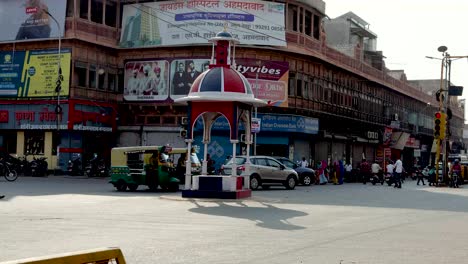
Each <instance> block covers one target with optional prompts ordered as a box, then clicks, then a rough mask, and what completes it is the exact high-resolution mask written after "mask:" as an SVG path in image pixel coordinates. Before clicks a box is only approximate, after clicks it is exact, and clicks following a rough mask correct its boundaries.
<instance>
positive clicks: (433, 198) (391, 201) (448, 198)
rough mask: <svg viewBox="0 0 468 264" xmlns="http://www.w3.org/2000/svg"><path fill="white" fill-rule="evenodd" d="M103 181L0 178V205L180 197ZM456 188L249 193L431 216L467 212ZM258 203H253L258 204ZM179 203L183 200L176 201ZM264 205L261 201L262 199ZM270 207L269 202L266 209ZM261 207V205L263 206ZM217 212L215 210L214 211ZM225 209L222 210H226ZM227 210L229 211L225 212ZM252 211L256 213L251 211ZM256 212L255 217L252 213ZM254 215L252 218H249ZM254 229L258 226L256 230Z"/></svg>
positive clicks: (282, 216)
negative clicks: (59, 198)
mask: <svg viewBox="0 0 468 264" xmlns="http://www.w3.org/2000/svg"><path fill="white" fill-rule="evenodd" d="M108 181H109V179H108V178H101V179H95V178H91V179H90V178H69V177H63V176H49V177H46V178H42V177H41V178H35V177H19V178H18V180H17V181H15V182H7V181H6V180H5V179H3V178H0V195H6V197H5V198H4V199H2V200H1V201H0V202H7V201H8V200H9V199H12V198H14V197H18V196H47V195H61V194H77V195H98V196H109V197H129V198H131V197H160V196H174V197H180V192H178V193H171V192H164V191H162V190H158V191H157V192H151V191H149V190H148V188H147V187H146V186H140V187H139V188H138V190H137V191H136V192H118V191H116V190H115V188H114V187H113V186H112V185H111V184H110V183H108ZM462 187H465V188H460V189H450V188H446V187H442V188H434V187H428V186H427V185H426V186H416V182H415V181H406V182H405V184H404V185H403V188H402V189H394V188H393V187H389V186H386V185H383V186H380V185H377V186H372V185H369V184H368V185H363V184H359V183H348V184H344V185H320V186H318V185H316V186H298V187H297V188H296V189H295V190H285V189H283V188H274V189H273V190H274V191H273V190H262V191H254V192H253V193H252V197H253V198H252V199H247V200H245V201H246V204H249V203H248V201H249V200H256V198H259V200H262V199H263V200H264V199H266V200H267V201H274V204H281V203H283V204H304V205H330V206H354V207H376V208H404V209H417V210H431V211H453V212H468V185H464V186H462ZM257 200H258V199H257ZM180 201H181V202H187V201H188V200H185V199H180ZM264 201H265V200H264ZM271 203H273V202H270V204H271ZM265 206H266V205H265ZM218 207H219V208H218ZM218 207H215V208H203V207H199V208H198V209H196V210H199V213H204V212H205V213H213V214H219V215H225V216H232V217H241V218H245V219H251V220H255V219H257V220H259V221H260V224H261V223H262V221H263V224H264V225H269V226H275V224H274V223H265V221H267V220H265V219H266V217H262V214H271V212H272V211H274V212H276V213H277V214H278V217H275V216H272V217H273V218H275V219H276V221H275V223H276V226H278V228H281V226H282V225H283V226H284V225H286V226H287V224H285V223H283V222H281V221H283V220H284V221H286V220H287V219H289V218H291V217H296V216H301V215H300V214H301V213H302V212H296V211H291V212H288V211H282V210H283V209H279V208H276V207H275V208H271V207H268V206H266V207H247V208H244V210H243V211H242V210H241V209H242V208H243V207H236V206H231V205H228V204H223V203H220V204H219V206H218ZM226 208H227V209H226ZM229 210H232V212H231V211H229ZM250 211H255V212H250ZM257 211H258V212H257ZM251 215H253V216H254V217H253V218H249V217H250V216H251ZM260 224H259V225H260Z"/></svg>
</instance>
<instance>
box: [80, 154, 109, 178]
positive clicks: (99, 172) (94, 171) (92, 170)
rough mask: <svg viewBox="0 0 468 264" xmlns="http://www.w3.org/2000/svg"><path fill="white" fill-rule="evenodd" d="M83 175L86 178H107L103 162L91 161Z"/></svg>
mask: <svg viewBox="0 0 468 264" xmlns="http://www.w3.org/2000/svg"><path fill="white" fill-rule="evenodd" d="M85 175H86V176H88V177H107V176H108V171H107V167H106V164H105V162H104V160H103V159H97V158H93V159H91V160H90V161H89V162H88V165H87V166H86V168H85Z"/></svg>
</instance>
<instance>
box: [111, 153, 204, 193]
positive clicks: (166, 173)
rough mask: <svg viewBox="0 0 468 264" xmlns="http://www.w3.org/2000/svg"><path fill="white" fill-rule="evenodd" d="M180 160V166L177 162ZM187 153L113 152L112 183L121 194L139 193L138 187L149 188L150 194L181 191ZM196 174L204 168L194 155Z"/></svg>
mask: <svg viewBox="0 0 468 264" xmlns="http://www.w3.org/2000/svg"><path fill="white" fill-rule="evenodd" d="M176 159H177V163H176V164H174V161H175V160H176ZM186 159H187V149H185V148H171V147H168V146H136V147H121V148H113V149H112V151H111V173H110V174H111V175H110V176H111V180H110V183H112V184H113V185H114V187H115V188H116V189H117V190H118V191H126V190H127V188H128V189H129V190H130V191H135V190H136V189H137V188H138V186H140V185H146V186H148V187H149V189H150V190H153V191H154V190H156V189H158V186H160V187H161V189H163V190H169V191H177V190H179V184H180V183H181V180H182V179H183V178H184V177H185V160H186ZM190 160H191V161H192V166H193V167H194V168H195V169H194V170H192V172H193V173H194V174H197V168H198V169H199V170H201V164H200V161H199V160H198V157H197V156H196V153H194V152H192V153H191V155H190Z"/></svg>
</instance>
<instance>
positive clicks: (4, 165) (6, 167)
mask: <svg viewBox="0 0 468 264" xmlns="http://www.w3.org/2000/svg"><path fill="white" fill-rule="evenodd" d="M13 165H14V164H13V163H10V162H8V161H6V160H5V159H4V158H0V173H1V174H3V176H4V177H5V179H6V180H7V181H15V180H16V179H17V178H18V174H17V173H16V171H15V170H14V169H13Z"/></svg>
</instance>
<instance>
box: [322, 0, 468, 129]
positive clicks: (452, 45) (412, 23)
mask: <svg viewBox="0 0 468 264" xmlns="http://www.w3.org/2000/svg"><path fill="white" fill-rule="evenodd" d="M324 1H325V4H326V9H325V13H326V14H327V16H329V17H330V18H335V17H338V16H340V15H342V14H345V13H347V12H348V11H352V12H353V13H355V14H356V15H358V16H359V17H361V18H362V19H364V20H365V21H366V22H367V23H369V24H370V25H369V29H370V30H371V31H372V32H374V33H375V34H377V50H379V51H382V52H383V55H384V56H385V57H386V59H385V65H386V66H387V68H389V69H391V70H404V71H405V73H406V76H407V78H408V80H420V79H440V68H441V61H440V60H434V59H432V60H431V59H427V58H425V56H432V57H437V58H442V53H440V52H438V51H437V48H438V47H439V46H446V47H447V48H448V50H447V52H448V53H449V54H450V55H451V56H468V28H467V26H468V0H444V1H441V0H324ZM451 80H452V83H453V84H454V85H457V86H464V92H463V95H462V98H468V59H466V58H463V59H459V60H455V61H453V62H452V74H451ZM465 116H466V114H465ZM465 120H468V119H467V117H465Z"/></svg>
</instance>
